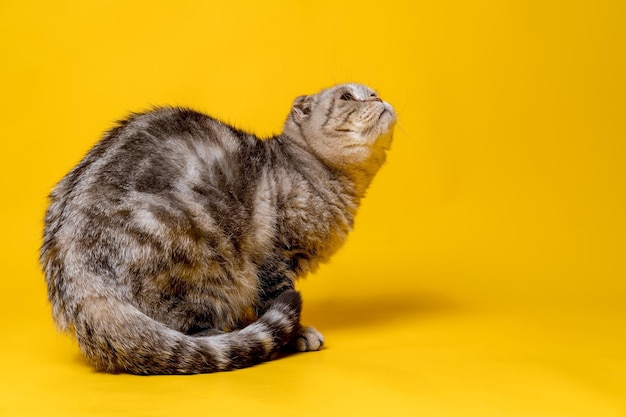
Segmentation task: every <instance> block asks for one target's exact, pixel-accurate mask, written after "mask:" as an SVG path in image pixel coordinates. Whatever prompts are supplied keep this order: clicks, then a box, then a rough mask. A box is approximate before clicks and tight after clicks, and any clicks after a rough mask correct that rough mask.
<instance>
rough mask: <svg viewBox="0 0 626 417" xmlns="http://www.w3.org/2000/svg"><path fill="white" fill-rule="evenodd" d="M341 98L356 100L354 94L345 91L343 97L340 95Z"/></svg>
mask: <svg viewBox="0 0 626 417" xmlns="http://www.w3.org/2000/svg"><path fill="white" fill-rule="evenodd" d="M339 98H340V99H341V100H345V101H350V100H354V97H353V96H352V94H350V93H343V94H342V95H341V97H339Z"/></svg>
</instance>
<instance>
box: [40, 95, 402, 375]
mask: <svg viewBox="0 0 626 417" xmlns="http://www.w3.org/2000/svg"><path fill="white" fill-rule="evenodd" d="M395 122H396V114H395V112H394V109H393V107H392V106H391V105H390V104H388V103H386V102H384V101H383V100H381V99H380V98H379V96H378V95H377V93H376V92H375V91H374V90H372V89H370V88H368V87H366V86H364V85H360V84H342V85H337V86H334V87H331V88H328V89H324V90H322V91H320V92H319V93H317V94H315V95H309V96H300V97H298V98H296V99H295V101H294V102H293V105H292V109H291V112H290V114H289V116H288V117H287V120H286V122H285V124H284V129H283V132H282V133H281V134H279V135H277V136H274V137H271V138H266V139H260V138H258V137H256V136H254V135H253V134H250V133H247V132H244V131H242V130H239V129H237V128H234V127H232V126H229V125H227V124H225V123H222V122H220V121H218V120H216V119H214V118H212V117H210V116H207V115H205V114H201V113H199V112H196V111H193V110H190V109H184V108H175V107H161V108H155V109H153V110H151V111H148V112H145V113H134V114H131V115H130V116H129V117H128V118H127V119H125V120H123V121H120V122H118V124H117V125H116V126H115V127H114V128H112V129H111V130H110V131H108V132H107V133H106V134H105V135H104V137H103V138H102V140H101V141H100V142H99V143H97V144H96V145H95V146H94V147H93V148H92V149H91V150H90V151H89V152H88V153H87V155H86V156H85V157H84V159H83V160H82V161H81V162H80V163H79V164H78V165H77V166H76V167H75V168H74V169H73V170H72V171H71V172H70V173H69V174H67V175H66V176H65V177H64V178H63V179H62V180H61V181H60V182H59V183H58V184H57V186H56V187H55V188H54V190H53V191H52V193H51V194H50V205H49V207H48V209H47V211H46V215H45V227H44V233H43V244H42V247H41V255H40V262H41V265H42V269H43V271H44V273H45V277H46V283H47V289H48V298H49V301H50V303H51V305H52V312H53V318H54V321H55V323H56V325H57V327H58V328H59V329H60V330H62V331H68V332H70V333H73V334H74V336H75V337H76V339H77V342H78V345H79V348H80V350H81V352H82V354H83V356H84V357H85V358H86V360H87V361H88V362H89V363H90V364H91V365H92V366H93V367H95V369H96V370H98V371H101V372H110V373H119V372H127V373H133V374H194V373H208V372H216V371H227V370H234V369H238V368H243V367H249V366H253V365H255V364H257V363H260V362H263V361H267V360H270V359H272V357H273V355H275V354H276V353H277V352H278V351H279V350H281V349H284V348H290V349H292V350H296V351H312V350H318V349H320V348H321V347H322V345H323V342H324V339H323V337H322V335H321V334H320V333H319V332H318V331H317V330H315V329H314V328H312V327H306V326H302V325H301V324H300V311H301V297H300V294H299V293H298V292H297V291H295V289H294V282H295V280H296V279H297V278H299V277H302V276H304V275H306V274H307V273H308V272H310V271H314V270H315V269H316V267H317V266H318V265H319V264H320V263H322V262H325V261H327V260H328V259H329V258H330V256H331V255H332V254H333V253H335V252H336V251H337V249H338V248H339V247H340V246H341V245H342V244H343V242H344V240H345V239H346V236H347V234H348V232H349V231H350V230H351V228H352V226H353V219H354V216H355V213H356V210H357V207H358V206H359V202H360V200H361V198H362V197H363V196H364V194H365V191H366V189H367V188H368V186H369V184H370V182H371V181H372V179H373V177H374V175H375V174H376V172H377V171H378V169H379V168H380V167H381V165H382V164H383V162H384V161H385V157H386V153H387V150H388V149H389V148H390V145H391V141H392V136H393V128H394V125H395Z"/></svg>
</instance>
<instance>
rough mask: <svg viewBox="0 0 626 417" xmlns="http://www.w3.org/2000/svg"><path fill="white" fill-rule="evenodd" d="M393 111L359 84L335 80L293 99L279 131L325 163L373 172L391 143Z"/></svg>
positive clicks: (393, 121) (387, 104)
mask: <svg viewBox="0 0 626 417" xmlns="http://www.w3.org/2000/svg"><path fill="white" fill-rule="evenodd" d="M395 122H396V113H395V111H394V110H393V107H392V106H391V105H390V104H389V103H387V102H384V101H383V100H382V99H381V98H380V97H378V94H377V93H376V92H375V91H374V90H372V89H371V88H369V87H366V86H364V85H361V84H341V85H337V86H334V87H331V88H328V89H325V90H322V91H320V92H319V93H317V94H315V95H310V96H300V97H298V98H296V100H295V101H294V103H293V106H292V109H291V113H290V114H289V117H288V118H287V122H286V123H285V130H284V134H285V135H286V136H288V137H290V138H293V139H294V140H298V141H301V142H303V143H305V144H306V146H307V147H308V148H309V149H310V150H311V151H312V152H314V153H315V154H316V155H317V157H318V158H320V159H321V160H323V161H324V162H325V163H327V164H329V165H331V166H333V167H336V168H340V169H345V170H348V171H355V170H357V171H367V172H370V173H371V175H373V174H374V173H375V172H376V171H377V170H378V168H379V167H380V165H382V163H383V162H384V160H385V153H386V151H387V150H388V149H389V147H390V145H391V139H392V134H393V127H394V125H395Z"/></svg>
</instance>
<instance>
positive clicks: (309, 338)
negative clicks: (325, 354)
mask: <svg viewBox="0 0 626 417" xmlns="http://www.w3.org/2000/svg"><path fill="white" fill-rule="evenodd" d="M289 345H290V346H291V347H292V348H293V349H294V350H297V351H298V352H309V351H312V350H320V349H321V348H322V346H323V345H324V336H322V334H321V333H320V332H318V331H317V330H316V329H315V328H314V327H309V326H302V327H300V330H299V331H298V333H297V334H296V337H294V338H293V339H292V340H291V342H290V343H289Z"/></svg>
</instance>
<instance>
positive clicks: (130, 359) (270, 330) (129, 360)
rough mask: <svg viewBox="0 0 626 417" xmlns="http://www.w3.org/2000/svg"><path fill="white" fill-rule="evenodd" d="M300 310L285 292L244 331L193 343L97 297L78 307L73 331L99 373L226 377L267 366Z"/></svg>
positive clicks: (289, 336)
mask: <svg viewBox="0 0 626 417" xmlns="http://www.w3.org/2000/svg"><path fill="white" fill-rule="evenodd" d="M86 301H87V300H86ZM301 304H302V301H301V298H300V294H299V293H298V292H296V291H294V290H288V291H285V292H283V293H282V294H281V295H279V296H278V297H277V298H276V299H275V300H274V301H273V302H272V304H271V305H270V306H269V308H268V309H267V311H266V312H265V313H264V314H263V315H261V317H259V319H258V320H257V321H256V322H254V323H252V324H250V325H249V326H247V327H244V328H243V329H241V330H236V331H233V332H230V333H222V334H218V335H214V336H206V337H194V336H188V335H185V334H183V333H180V332H178V331H175V330H172V329H170V328H168V327H166V326H165V325H163V324H162V323H159V322H157V321H155V320H153V319H151V318H150V317H148V316H146V315H145V314H143V313H142V312H141V311H139V310H138V309H136V308H135V307H133V306H132V305H130V304H128V303H126V302H122V301H121V300H116V299H114V298H107V297H97V298H93V299H90V300H88V302H85V303H82V306H81V308H80V310H79V311H78V314H77V315H76V316H77V317H75V321H74V331H75V333H76V337H77V339H78V344H79V346H80V349H81V351H82V353H83V355H84V356H85V357H86V358H87V360H88V361H89V362H90V363H92V364H93V365H94V366H95V367H96V369H98V370H100V371H105V372H113V373H117V372H129V373H133V374H144V375H147V374H196V373H207V372H217V371H229V370H233V369H238V368H245V367H248V366H252V365H255V364H257V363H260V362H263V361H266V360H269V359H270V358H271V356H272V354H274V353H275V352H277V351H278V350H279V349H280V348H281V347H282V346H284V345H285V344H286V343H287V342H289V341H290V340H291V339H292V338H293V336H294V335H295V333H296V332H297V331H298V329H299V321H300V311H301Z"/></svg>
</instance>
